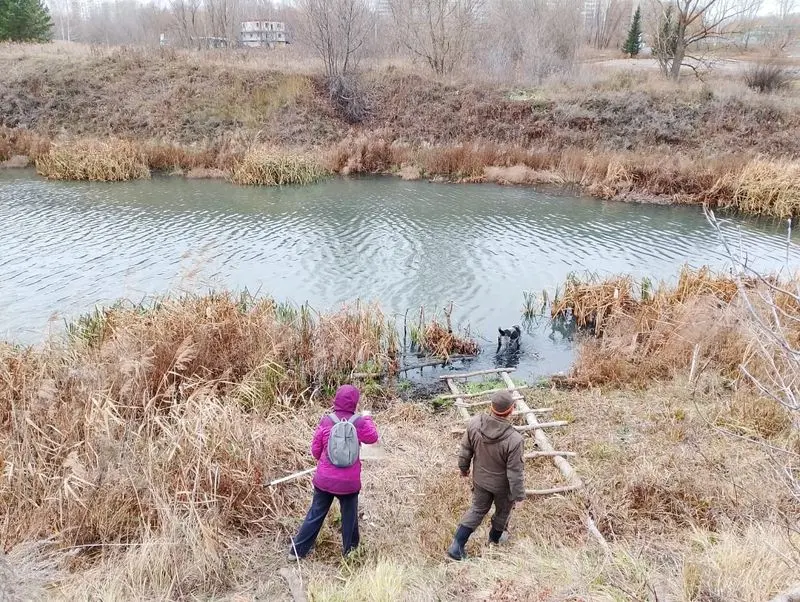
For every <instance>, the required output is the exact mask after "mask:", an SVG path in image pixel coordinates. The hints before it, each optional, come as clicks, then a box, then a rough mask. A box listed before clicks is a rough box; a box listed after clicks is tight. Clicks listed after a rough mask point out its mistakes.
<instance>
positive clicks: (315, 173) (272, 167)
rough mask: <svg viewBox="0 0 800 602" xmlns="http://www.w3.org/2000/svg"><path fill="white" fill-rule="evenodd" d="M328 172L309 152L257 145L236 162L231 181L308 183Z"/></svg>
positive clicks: (245, 183) (282, 184) (272, 183)
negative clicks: (259, 146)
mask: <svg viewBox="0 0 800 602" xmlns="http://www.w3.org/2000/svg"><path fill="white" fill-rule="evenodd" d="M325 175H326V170H325V169H324V168H323V167H322V166H321V165H320V164H319V162H317V160H316V159H315V158H313V157H310V156H308V155H301V154H290V153H284V152H278V151H275V150H272V149H267V148H257V149H252V150H250V151H248V152H247V153H245V155H244V157H243V158H242V159H241V161H238V162H237V163H236V164H235V165H234V167H233V172H232V173H231V181H233V182H235V183H236V184H244V185H255V186H289V185H295V184H298V185H308V184H313V183H315V182H317V181H319V180H321V179H322V178H324V177H325Z"/></svg>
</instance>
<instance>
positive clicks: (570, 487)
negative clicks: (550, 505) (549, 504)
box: [525, 485, 581, 495]
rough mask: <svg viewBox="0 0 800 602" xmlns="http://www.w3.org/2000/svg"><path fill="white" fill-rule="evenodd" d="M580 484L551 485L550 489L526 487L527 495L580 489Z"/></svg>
mask: <svg viewBox="0 0 800 602" xmlns="http://www.w3.org/2000/svg"><path fill="white" fill-rule="evenodd" d="M580 488H581V486H580V485H563V486H562V487H551V488H550V489H526V490H525V495H550V494H552V493H564V492H566V491H575V490H576V489H580Z"/></svg>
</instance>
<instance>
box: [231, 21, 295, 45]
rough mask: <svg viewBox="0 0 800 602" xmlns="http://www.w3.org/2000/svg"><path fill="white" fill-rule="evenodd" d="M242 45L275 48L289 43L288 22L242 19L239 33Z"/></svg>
mask: <svg viewBox="0 0 800 602" xmlns="http://www.w3.org/2000/svg"><path fill="white" fill-rule="evenodd" d="M239 39H240V41H241V43H242V46H249V47H251V48H274V47H276V46H284V45H286V44H288V43H289V40H288V38H287V37H286V24H285V23H283V22H281V21H242V28H241V32H240V34H239Z"/></svg>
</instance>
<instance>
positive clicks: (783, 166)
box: [719, 159, 800, 218]
mask: <svg viewBox="0 0 800 602" xmlns="http://www.w3.org/2000/svg"><path fill="white" fill-rule="evenodd" d="M725 185H726V186H725V187H726V188H727V189H729V190H730V191H731V194H730V197H729V198H728V199H724V200H723V201H721V202H720V203H719V204H720V205H721V206H723V207H732V208H734V209H736V210H737V211H741V212H742V213H746V214H750V215H768V216H772V217H779V218H790V217H796V216H798V215H800V163H798V162H797V161H786V160H783V161H769V160H764V159H760V160H754V161H751V162H750V163H747V164H746V165H745V166H744V168H743V169H742V170H741V171H740V172H739V173H737V174H732V175H731V176H730V177H729V178H728V179H727V180H726V181H725Z"/></svg>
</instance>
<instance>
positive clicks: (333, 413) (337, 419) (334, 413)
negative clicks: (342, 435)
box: [328, 412, 339, 424]
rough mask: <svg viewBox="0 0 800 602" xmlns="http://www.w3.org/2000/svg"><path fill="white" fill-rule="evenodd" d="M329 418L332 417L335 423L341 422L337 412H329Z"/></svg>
mask: <svg viewBox="0 0 800 602" xmlns="http://www.w3.org/2000/svg"><path fill="white" fill-rule="evenodd" d="M328 418H330V419H331V420H332V421H333V424H336V423H337V422H339V417H338V416H337V415H336V412H331V413H330V414H328Z"/></svg>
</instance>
